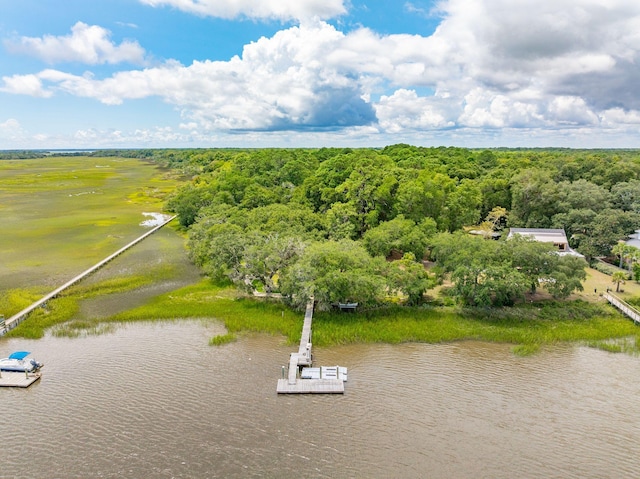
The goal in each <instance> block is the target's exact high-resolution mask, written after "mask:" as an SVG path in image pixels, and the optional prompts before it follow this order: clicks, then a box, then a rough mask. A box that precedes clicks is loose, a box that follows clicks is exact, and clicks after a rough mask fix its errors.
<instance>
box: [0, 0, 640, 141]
mask: <svg viewBox="0 0 640 479" xmlns="http://www.w3.org/2000/svg"><path fill="white" fill-rule="evenodd" d="M140 1H142V2H143V3H146V4H148V5H152V6H157V7H159V6H171V7H174V8H178V9H180V10H183V11H187V12H192V13H197V14H200V15H210V16H217V17H222V18H234V17H238V16H245V17H250V18H276V19H281V20H290V19H297V20H300V19H303V20H304V21H301V23H300V24H299V25H295V26H291V27H289V28H284V29H282V30H280V31H279V32H277V33H276V34H275V35H273V36H272V37H270V38H266V37H264V38H260V39H259V40H257V41H255V42H253V43H251V44H248V45H246V46H245V47H244V50H243V53H242V55H241V56H236V57H233V58H231V59H230V60H229V61H194V62H193V63H192V64H191V65H187V66H185V65H182V64H180V63H178V62H172V61H169V62H166V63H165V64H163V65H160V66H156V67H153V68H145V69H140V70H129V71H120V72H117V73H115V74H113V75H112V76H110V77H106V78H95V77H94V76H93V75H92V74H90V73H87V74H84V75H76V74H71V73H66V72H64V71H61V70H56V69H46V70H42V71H40V72H38V73H34V74H27V75H12V76H5V77H3V79H2V84H1V88H0V89H1V90H2V91H4V92H8V93H15V94H23V95H31V96H35V97H45V98H46V97H51V96H53V95H59V94H68V95H74V96H79V97H85V98H93V99H96V100H98V101H100V102H102V103H104V104H108V105H119V104H121V103H123V102H125V101H128V100H132V99H141V98H147V97H151V96H155V97H159V98H161V99H162V100H163V101H164V102H166V103H168V104H170V105H173V106H174V107H175V108H176V109H178V110H179V111H180V113H181V116H182V120H183V122H184V123H183V124H185V125H186V124H190V125H191V128H192V129H194V130H196V129H197V130H199V131H209V132H212V131H220V132H239V131H242V132H251V131H255V132H264V131H294V130H300V131H308V130H314V131H320V130H327V131H329V130H344V129H349V128H351V129H353V128H355V129H359V130H358V131H367V132H368V133H369V134H376V133H386V134H390V135H396V134H409V133H411V132H417V133H419V132H425V131H428V132H434V131H440V130H456V129H458V130H465V131H468V130H470V129H471V130H473V129H484V130H489V131H490V130H491V129H511V130H518V129H521V130H543V131H545V130H557V129H563V130H571V129H575V130H576V131H585V129H587V130H589V129H593V130H597V129H600V130H606V129H616V128H618V129H622V130H625V131H637V129H638V125H639V124H640V94H639V93H638V88H637V85H639V84H640V70H639V69H638V68H637V65H638V64H639V63H640V3H636V2H628V1H626V0H606V1H605V0H536V1H533V0H521V1H519V2H517V3H514V2H512V1H511V0H447V1H443V2H441V3H439V10H438V13H439V14H440V15H441V16H442V21H441V23H440V25H439V26H438V28H437V29H436V31H435V32H434V33H433V34H432V35H430V36H420V35H406V34H393V35H380V34H378V33H376V32H374V31H372V30H370V29H367V28H358V29H356V30H353V31H350V32H348V33H345V32H342V31H340V30H338V29H337V28H336V27H334V26H332V25H330V24H329V23H326V22H324V21H321V20H318V18H331V17H335V16H337V15H340V14H342V13H343V12H344V10H345V4H344V3H343V2H342V1H341V0H334V1H321V0H318V1H313V0H309V1H299V0H298V1H296V0H290V1H289V0H287V1H285V0H273V1H264V2H253V1H249V0H240V1H232V0H228V1H213V0H210V1H208V0H201V1H196V0H140ZM311 17H315V19H313V20H309V18H311ZM81 39H88V40H87V41H86V42H83V41H80V40H81ZM80 44H82V47H81V46H79V45H80ZM12 48H23V49H24V51H26V52H31V54H33V55H38V56H40V57H41V58H43V59H45V61H47V62H48V63H55V62H58V61H84V62H85V63H87V64H96V63H104V62H116V61H129V62H136V61H137V62H140V61H142V58H143V57H144V50H143V49H142V47H140V46H139V45H138V44H137V43H135V42H123V43H121V44H120V45H115V44H113V43H112V42H111V41H110V40H109V34H108V31H106V30H104V29H102V28H100V27H96V26H93V27H89V26H88V25H85V24H82V23H77V24H76V25H75V26H74V27H73V29H72V34H71V35H70V36H68V37H43V38H42V39H24V38H23V39H22V40H21V41H20V42H19V43H18V44H16V43H14V44H12Z"/></svg>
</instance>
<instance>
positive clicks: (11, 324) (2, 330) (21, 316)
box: [0, 215, 176, 336]
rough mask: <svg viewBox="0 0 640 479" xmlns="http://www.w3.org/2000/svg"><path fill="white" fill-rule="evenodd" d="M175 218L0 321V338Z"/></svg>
mask: <svg viewBox="0 0 640 479" xmlns="http://www.w3.org/2000/svg"><path fill="white" fill-rule="evenodd" d="M175 217H176V215H174V216H172V217H171V218H169V219H168V220H165V221H164V222H162V223H161V224H159V225H158V226H155V227H154V228H153V229H151V230H149V231H147V232H146V233H145V234H143V235H142V236H140V237H138V238H136V239H135V240H133V241H132V242H131V243H129V244H127V245H125V246H123V247H122V248H120V249H119V250H118V251H116V252H115V253H113V254H112V255H110V256H108V257H107V258H105V259H103V260H102V261H100V262H99V263H97V264H95V265H93V266H92V267H91V268H89V269H87V270H86V271H83V272H82V273H80V274H79V275H78V276H76V277H74V278H73V279H71V280H70V281H67V282H66V283H65V284H63V285H62V286H60V287H59V288H57V289H55V290H53V291H51V292H50V293H49V294H47V295H45V296H43V297H42V298H40V299H39V300H38V301H36V302H35V303H33V304H32V305H30V306H29V307H27V308H25V309H23V310H22V311H20V312H19V313H17V314H14V315H13V316H11V317H10V318H9V319H6V320H4V324H2V320H0V336H4V335H5V334H6V333H7V331H10V330H12V329H13V328H15V327H16V326H17V325H18V324H20V323H21V322H22V321H24V320H25V319H26V318H27V316H28V315H29V314H30V313H31V312H32V311H34V310H35V309H37V308H39V307H40V306H42V305H44V304H45V303H46V302H47V301H49V300H50V299H52V298H55V297H56V296H58V295H59V294H60V293H62V292H63V291H64V290H65V289H67V288H69V287H71V286H73V285H74V284H76V283H77V282H79V281H80V280H82V279H83V278H85V277H86V276H88V275H90V274H91V273H93V272H94V271H96V270H98V269H100V268H102V267H103V266H104V265H106V264H107V263H109V262H110V261H112V260H113V259H114V258H116V257H118V256H120V255H121V254H122V253H124V252H125V251H127V250H128V249H130V248H131V247H133V246H135V245H137V244H138V243H140V242H141V241H142V240H144V239H146V238H148V237H149V236H151V235H152V234H153V233H155V232H156V231H158V230H159V229H160V228H162V227H163V226H165V225H166V224H168V223H169V222H171V221H172V220H173V219H174V218H175Z"/></svg>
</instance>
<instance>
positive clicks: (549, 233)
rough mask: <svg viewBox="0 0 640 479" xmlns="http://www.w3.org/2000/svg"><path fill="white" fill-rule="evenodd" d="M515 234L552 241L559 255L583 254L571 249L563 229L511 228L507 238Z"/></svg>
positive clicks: (545, 241)
mask: <svg viewBox="0 0 640 479" xmlns="http://www.w3.org/2000/svg"><path fill="white" fill-rule="evenodd" d="M516 235H519V236H523V237H525V238H531V239H532V240H534V241H539V242H540V243H553V245H554V246H555V247H556V248H558V254H560V255H572V256H579V257H581V258H584V256H583V255H581V254H580V253H578V252H577V251H574V250H572V249H571V247H570V246H569V240H567V234H566V233H565V232H564V230H563V229H548V228H511V230H510V231H509V235H508V236H507V239H510V238H513V237H514V236H516Z"/></svg>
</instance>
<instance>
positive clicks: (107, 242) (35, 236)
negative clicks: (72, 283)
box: [0, 157, 180, 316]
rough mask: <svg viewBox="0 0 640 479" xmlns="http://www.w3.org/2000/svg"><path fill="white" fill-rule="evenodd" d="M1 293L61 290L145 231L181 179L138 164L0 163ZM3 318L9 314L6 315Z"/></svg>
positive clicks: (85, 160) (77, 160) (80, 160)
mask: <svg viewBox="0 0 640 479" xmlns="http://www.w3.org/2000/svg"><path fill="white" fill-rule="evenodd" d="M0 177H1V178H2V188H0V205H2V217H3V232H4V234H3V237H2V249H1V250H0V265H2V270H1V271H0V293H3V291H5V290H8V289H14V288H27V287H31V286H45V287H47V288H49V290H50V289H52V288H51V286H58V285H60V284H62V283H63V282H64V280H66V279H68V278H71V277H73V276H74V275H75V274H78V273H79V272H80V271H82V270H83V269H84V268H87V267H89V266H91V265H92V264H95V263H97V262H98V261H100V260H101V259H103V258H105V257H106V256H108V255H109V254H111V253H113V252H114V251H116V250H117V249H118V248H120V247H122V246H124V245H125V244H126V243H128V242H129V241H131V240H132V239H134V238H135V237H137V236H139V235H140V234H142V233H143V232H144V231H145V229H144V228H143V227H141V226H140V222H141V221H143V220H144V219H145V218H144V217H143V216H142V213H143V212H146V211H158V212H159V211H162V209H163V201H164V199H165V197H166V196H167V195H168V194H169V193H170V192H171V191H173V190H174V189H175V187H176V186H177V185H179V184H180V179H179V178H177V177H176V176H174V175H173V174H172V173H170V172H168V171H167V170H163V169H161V168H159V167H157V166H156V165H152V164H149V163H148V162H143V161H140V160H136V159H124V158H93V157H67V158H65V157H49V158H41V159H36V160H16V161H13V160H3V161H0ZM0 313H3V314H5V316H6V315H7V313H6V312H5V311H0Z"/></svg>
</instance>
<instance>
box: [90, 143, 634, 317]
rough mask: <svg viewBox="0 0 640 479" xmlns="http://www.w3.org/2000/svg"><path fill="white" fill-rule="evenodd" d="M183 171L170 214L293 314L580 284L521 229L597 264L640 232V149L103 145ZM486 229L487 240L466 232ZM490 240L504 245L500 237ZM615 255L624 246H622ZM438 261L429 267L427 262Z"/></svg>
mask: <svg viewBox="0 0 640 479" xmlns="http://www.w3.org/2000/svg"><path fill="white" fill-rule="evenodd" d="M94 155H96V156H127V157H138V158H144V159H149V160H153V161H156V162H158V163H160V164H161V165H163V166H165V167H170V168H175V169H180V170H181V171H182V172H183V173H184V174H185V175H187V177H188V178H190V181H188V182H187V183H186V184H185V186H183V187H182V188H181V189H180V190H179V191H177V192H176V193H175V194H174V195H173V196H172V197H171V199H170V200H169V202H168V204H167V208H168V209H169V210H171V211H173V212H175V213H177V214H178V216H179V221H180V224H181V225H182V227H183V228H185V230H187V231H188V238H189V239H188V246H189V252H190V255H191V258H192V259H193V261H194V262H195V263H196V264H197V265H199V266H200V267H201V268H202V269H203V270H204V271H205V272H206V273H207V274H208V275H210V276H211V277H212V278H215V279H229V280H231V281H233V282H234V283H235V284H237V285H238V286H240V287H242V288H245V289H247V290H261V291H266V292H280V293H282V294H283V296H284V297H285V298H286V299H287V300H288V301H290V302H291V303H292V304H293V305H295V306H301V305H303V304H304V303H305V302H306V298H308V297H309V296H311V295H313V296H314V298H315V299H316V301H317V302H318V306H319V307H320V308H325V309H326V308H329V307H330V306H331V305H332V304H336V303H344V302H357V303H359V304H361V305H363V306H376V305H380V304H385V303H388V302H395V303H403V304H419V303H420V302H422V301H424V300H425V297H426V296H425V293H426V292H428V290H429V289H430V288H432V287H434V286H435V285H436V284H437V283H439V282H442V281H443V279H444V278H447V279H449V280H450V281H451V285H452V286H451V288H449V289H448V292H449V294H450V295H451V297H454V298H456V299H458V300H460V301H461V302H463V303H465V304H469V305H480V306H484V305H511V304H514V303H515V302H517V301H519V300H520V299H521V298H523V297H524V295H525V294H526V293H529V292H534V291H536V289H537V288H544V289H545V290H546V291H547V292H548V293H549V294H551V295H552V296H554V297H556V298H564V297H567V296H568V295H569V294H571V292H573V291H574V290H576V289H578V290H579V289H581V282H582V281H583V280H584V278H585V272H584V267H585V266H586V263H585V261H584V260H583V259H581V258H576V257H572V256H559V255H556V254H552V249H553V247H552V246H551V245H548V244H540V243H533V242H532V241H527V240H524V239H521V240H517V241H508V242H507V241H506V240H505V236H506V235H505V234H503V233H504V232H505V231H506V229H508V228H510V227H536V228H563V229H564V230H565V232H566V233H567V237H568V238H569V241H570V245H571V247H572V248H574V249H575V250H577V251H578V252H580V253H582V254H583V255H584V256H585V258H586V260H587V261H592V260H594V259H596V258H598V257H604V256H609V255H612V254H618V255H619V256H620V258H621V259H622V257H623V255H624V251H622V250H621V248H620V246H619V245H618V243H619V241H620V240H624V239H626V238H627V237H628V235H629V234H630V233H632V232H634V231H635V230H636V229H638V228H640V152H639V151H635V150H568V149H534V150H525V149H522V150H519V149H515V150H514V149H493V150H469V149H464V148H446V147H441V148H424V147H415V146H410V145H405V144H398V145H393V146H388V147H386V148H382V149H372V148H363V149H349V148H346V149H341V148H321V149H256V150H241V149H196V150H106V151H97V152H95V153H94ZM470 232H473V233H475V234H474V235H472V234H469V233H470ZM490 238H500V239H499V240H498V241H492V240H491V239H490ZM612 250H613V253H612ZM425 264H427V265H428V266H429V268H425Z"/></svg>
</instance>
